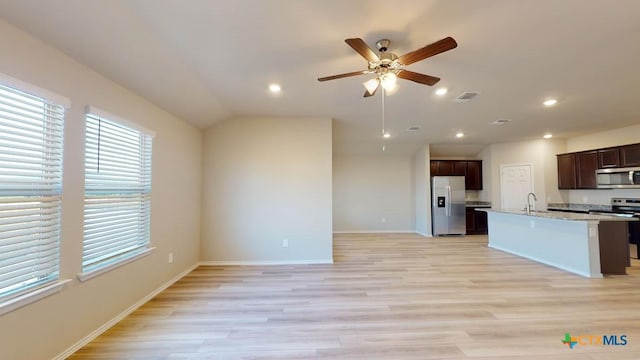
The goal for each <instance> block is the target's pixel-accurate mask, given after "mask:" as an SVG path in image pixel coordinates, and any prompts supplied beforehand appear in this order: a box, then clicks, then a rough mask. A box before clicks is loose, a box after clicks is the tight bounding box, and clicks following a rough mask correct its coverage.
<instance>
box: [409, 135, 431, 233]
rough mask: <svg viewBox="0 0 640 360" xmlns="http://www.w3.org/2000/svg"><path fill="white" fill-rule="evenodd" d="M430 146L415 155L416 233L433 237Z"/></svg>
mask: <svg viewBox="0 0 640 360" xmlns="http://www.w3.org/2000/svg"><path fill="white" fill-rule="evenodd" d="M429 153H430V151H429V145H426V146H424V147H422V148H420V149H419V150H418V151H417V152H416V153H415V154H413V158H412V160H413V174H414V178H415V180H414V198H415V218H416V220H415V222H416V226H415V231H416V232H417V233H418V234H422V235H424V236H431V234H432V232H431V174H430V172H431V167H430V165H429V164H430V157H429V155H430V154H429Z"/></svg>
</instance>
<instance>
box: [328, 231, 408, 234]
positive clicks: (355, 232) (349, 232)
mask: <svg viewBox="0 0 640 360" xmlns="http://www.w3.org/2000/svg"><path fill="white" fill-rule="evenodd" d="M333 233H334V234H415V233H416V232H415V231H412V230H352V231H334V232H333Z"/></svg>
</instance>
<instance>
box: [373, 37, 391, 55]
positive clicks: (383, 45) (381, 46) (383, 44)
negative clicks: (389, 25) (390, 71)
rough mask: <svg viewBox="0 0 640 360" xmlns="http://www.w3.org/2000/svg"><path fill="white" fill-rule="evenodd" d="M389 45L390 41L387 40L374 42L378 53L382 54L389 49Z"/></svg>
mask: <svg viewBox="0 0 640 360" xmlns="http://www.w3.org/2000/svg"><path fill="white" fill-rule="evenodd" d="M390 44H391V40H389V39H381V40H378V41H377V42H376V47H377V48H378V51H380V52H381V53H383V52H385V51H387V49H388V48H389V45H390Z"/></svg>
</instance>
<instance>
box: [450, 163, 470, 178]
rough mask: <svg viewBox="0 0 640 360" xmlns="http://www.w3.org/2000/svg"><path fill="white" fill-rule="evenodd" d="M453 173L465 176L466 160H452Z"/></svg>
mask: <svg viewBox="0 0 640 360" xmlns="http://www.w3.org/2000/svg"><path fill="white" fill-rule="evenodd" d="M453 175H455V176H467V162H466V161H460V160H454V161H453Z"/></svg>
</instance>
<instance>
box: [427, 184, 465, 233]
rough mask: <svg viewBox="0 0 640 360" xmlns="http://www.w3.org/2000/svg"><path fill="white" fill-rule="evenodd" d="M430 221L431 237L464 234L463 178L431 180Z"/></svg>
mask: <svg viewBox="0 0 640 360" xmlns="http://www.w3.org/2000/svg"><path fill="white" fill-rule="evenodd" d="M431 219H432V224H433V236H438V235H464V234H466V232H467V221H466V216H465V200H464V176H434V177H432V178H431Z"/></svg>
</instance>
